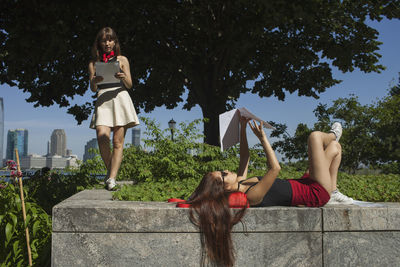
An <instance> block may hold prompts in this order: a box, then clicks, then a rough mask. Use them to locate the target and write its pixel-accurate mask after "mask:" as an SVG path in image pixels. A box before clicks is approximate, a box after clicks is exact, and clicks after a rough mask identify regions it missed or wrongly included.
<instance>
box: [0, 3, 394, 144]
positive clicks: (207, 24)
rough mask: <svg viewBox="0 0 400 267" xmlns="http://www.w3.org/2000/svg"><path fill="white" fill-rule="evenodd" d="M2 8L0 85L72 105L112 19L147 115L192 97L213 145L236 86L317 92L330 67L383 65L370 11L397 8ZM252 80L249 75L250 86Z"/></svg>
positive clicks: (240, 90) (79, 116)
mask: <svg viewBox="0 0 400 267" xmlns="http://www.w3.org/2000/svg"><path fill="white" fill-rule="evenodd" d="M97 8H101V12H94V10H96V9H97ZM88 14H92V15H91V16H88ZM0 17H1V18H2V20H1V22H0V38H1V40H4V41H2V42H1V43H0V51H1V52H0V65H1V66H2V68H0V83H7V84H9V85H11V86H14V85H16V86H18V87H19V88H20V89H22V90H24V91H27V92H29V93H31V95H30V97H29V98H28V99H27V101H28V102H33V103H35V106H39V105H42V106H50V105H53V104H58V105H59V106H61V107H68V106H71V103H70V100H71V99H73V98H74V96H75V95H76V94H78V95H83V94H84V93H85V91H86V90H87V88H88V79H87V63H88V61H89V58H90V55H89V54H90V52H89V51H90V46H91V45H92V44H93V41H94V38H95V35H96V33H97V31H98V30H99V28H100V27H102V25H109V26H111V27H113V28H115V29H116V30H117V33H118V36H119V41H120V43H121V46H122V51H123V53H124V55H126V56H127V57H128V58H129V59H130V60H131V62H132V61H134V71H133V72H132V73H133V76H132V80H133V86H134V88H135V91H134V92H133V95H134V97H133V98H132V99H133V101H134V104H135V106H136V107H138V108H139V109H140V110H144V111H145V112H148V111H151V110H153V109H154V108H155V107H158V106H161V105H165V106H166V107H167V108H174V107H176V106H177V105H178V104H179V103H180V102H183V101H184V100H183V99H185V100H186V103H184V106H183V107H184V108H185V109H188V110H190V109H191V108H192V107H194V106H196V105H199V106H200V108H201V109H202V112H203V114H204V117H206V118H209V119H210V121H209V123H206V124H205V135H206V136H207V138H206V141H207V143H209V144H214V145H215V144H217V143H218V114H220V113H222V112H224V111H226V110H229V109H231V108H232V107H233V106H235V103H236V101H237V99H238V98H239V97H240V95H241V94H245V93H255V94H258V95H259V96H260V97H270V96H276V97H277V98H279V99H280V100H283V99H284V98H285V94H286V93H294V92H297V93H298V95H300V96H309V97H315V98H316V97H318V95H319V94H320V93H321V92H324V91H325V90H326V89H327V88H329V87H331V86H333V85H334V84H337V83H339V81H338V80H337V79H335V78H334V77H332V68H337V69H339V70H340V71H343V72H348V71H353V70H354V69H356V68H357V69H360V70H361V71H364V72H379V71H381V70H382V69H383V66H382V65H380V64H379V62H378V60H379V57H380V56H379V54H378V53H377V50H378V49H379V45H380V44H381V43H380V42H379V41H378V34H377V32H376V30H375V29H373V28H371V26H370V25H368V24H367V20H366V18H367V17H368V18H369V19H370V20H373V21H374V20H376V21H380V20H381V19H383V18H385V17H386V18H398V17H399V12H398V2H397V1H396V0H385V1H265V0H254V1H243V0H239V1H224V0H213V1H189V0H175V1H120V0H113V1H102V3H101V7H98V6H96V5H93V3H92V2H90V1H82V2H80V3H79V5H69V3H68V2H58V1H57V3H56V1H50V0H41V1H40V3H36V2H35V1H13V0H4V1H2V8H1V9H0ZM20 18H24V19H23V20H21V19H20ZM75 25H80V27H76V26H75ZM27 27H28V30H27ZM44 36H45V37H46V40H48V42H46V45H45V46H43V37H44ZM85 59H86V60H85ZM38 66H40V67H38ZM249 80H256V83H255V85H254V87H253V88H248V87H247V86H246V83H247V82H248V81H249ZM53 88H57V93H55V92H54V90H53ZM186 92H188V95H187V97H183V95H184V94H185V93H186ZM92 107H93V105H92V103H85V104H83V105H80V106H79V105H75V106H72V107H70V108H69V113H71V114H73V115H74V116H75V118H76V120H77V121H78V122H79V123H80V122H81V121H82V120H85V119H87V118H88V116H89V115H90V110H91V108H92ZM208 137H210V138H208Z"/></svg>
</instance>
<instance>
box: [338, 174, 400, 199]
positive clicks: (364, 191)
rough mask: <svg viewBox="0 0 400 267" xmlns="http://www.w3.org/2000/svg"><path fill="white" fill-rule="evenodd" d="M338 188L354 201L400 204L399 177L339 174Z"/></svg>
mask: <svg viewBox="0 0 400 267" xmlns="http://www.w3.org/2000/svg"><path fill="white" fill-rule="evenodd" d="M338 188H339V189H340V191H341V192H342V193H343V194H345V195H348V196H350V197H352V198H354V199H357V200H362V201H371V202H400V175H398V174H397V175H396V174H379V175H350V174H346V173H339V175H338Z"/></svg>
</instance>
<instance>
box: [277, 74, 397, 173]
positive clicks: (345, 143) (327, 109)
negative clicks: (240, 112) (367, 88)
mask: <svg viewBox="0 0 400 267" xmlns="http://www.w3.org/2000/svg"><path fill="white" fill-rule="evenodd" d="M399 88H400V80H399V84H398V85H396V86H393V87H392V88H391V90H390V91H389V94H388V95H387V96H386V97H383V98H382V99H380V100H379V101H377V102H376V103H373V104H369V105H361V104H360V103H359V101H358V98H357V97H356V96H354V95H351V96H350V97H348V98H338V99H336V100H335V101H333V103H332V105H330V106H328V105H322V104H319V105H318V106H317V107H316V108H315V110H314V114H315V116H316V117H317V119H318V122H317V123H315V124H314V127H313V129H312V130H319V131H324V132H327V131H328V130H329V129H330V126H331V125H332V123H333V122H335V121H339V122H341V124H342V126H343V134H342V137H341V139H340V143H341V145H342V152H343V153H342V162H341V169H342V170H345V171H347V172H351V173H355V171H356V170H357V169H358V168H360V166H362V165H364V166H368V167H371V168H375V169H382V170H383V172H385V173H400V169H399V167H398V166H399V162H400V112H399V107H400V93H399V92H400V89H399ZM272 124H274V123H272ZM274 125H275V127H276V128H277V130H275V131H273V132H272V135H271V136H273V137H280V138H281V140H279V141H277V142H275V143H274V144H273V145H272V146H273V148H274V149H276V150H277V151H278V152H279V153H281V154H283V155H284V156H285V157H286V158H287V159H289V161H290V160H291V159H295V160H302V161H303V160H305V159H306V158H307V137H308V134H309V133H310V132H311V131H312V130H311V129H309V128H308V127H307V126H306V125H304V124H302V123H300V124H299V125H298V126H297V129H296V132H295V134H294V136H293V137H291V136H289V135H288V134H287V133H286V128H287V127H286V125H282V124H274Z"/></svg>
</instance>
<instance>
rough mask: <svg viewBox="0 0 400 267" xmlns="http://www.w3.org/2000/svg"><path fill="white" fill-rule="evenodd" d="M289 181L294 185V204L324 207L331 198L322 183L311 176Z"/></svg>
mask: <svg viewBox="0 0 400 267" xmlns="http://www.w3.org/2000/svg"><path fill="white" fill-rule="evenodd" d="M303 177H304V176H303ZM289 183H290V185H291V186H292V203H291V205H292V206H299V205H304V206H307V207H322V206H323V205H325V204H326V203H327V202H328V201H329V199H330V198H331V197H330V195H329V193H328V192H327V191H326V190H325V188H323V187H322V185H320V184H319V183H318V182H316V181H314V180H312V179H310V178H301V179H289Z"/></svg>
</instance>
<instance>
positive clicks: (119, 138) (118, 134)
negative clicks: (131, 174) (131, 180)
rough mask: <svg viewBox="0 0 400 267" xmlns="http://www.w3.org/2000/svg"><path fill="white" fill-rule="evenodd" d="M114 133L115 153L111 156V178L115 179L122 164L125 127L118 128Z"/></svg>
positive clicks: (115, 128)
mask: <svg viewBox="0 0 400 267" xmlns="http://www.w3.org/2000/svg"><path fill="white" fill-rule="evenodd" d="M113 132H114V135H113V152H112V155H111V164H110V165H111V166H110V178H114V179H115V177H117V173H118V170H119V167H120V166H121V162H122V152H123V148H124V140H125V134H126V128H125V127H123V126H116V127H114V128H113Z"/></svg>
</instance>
